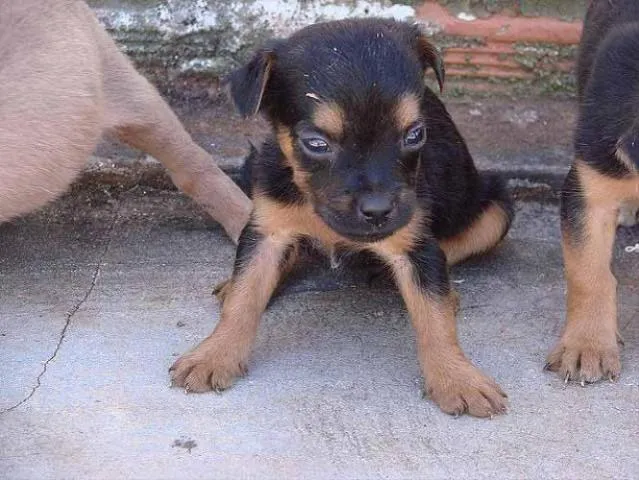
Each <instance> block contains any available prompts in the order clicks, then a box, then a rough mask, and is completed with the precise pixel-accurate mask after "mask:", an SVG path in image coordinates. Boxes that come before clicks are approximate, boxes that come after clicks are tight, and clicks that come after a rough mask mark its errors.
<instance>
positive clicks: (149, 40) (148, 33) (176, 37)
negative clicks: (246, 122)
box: [88, 0, 587, 94]
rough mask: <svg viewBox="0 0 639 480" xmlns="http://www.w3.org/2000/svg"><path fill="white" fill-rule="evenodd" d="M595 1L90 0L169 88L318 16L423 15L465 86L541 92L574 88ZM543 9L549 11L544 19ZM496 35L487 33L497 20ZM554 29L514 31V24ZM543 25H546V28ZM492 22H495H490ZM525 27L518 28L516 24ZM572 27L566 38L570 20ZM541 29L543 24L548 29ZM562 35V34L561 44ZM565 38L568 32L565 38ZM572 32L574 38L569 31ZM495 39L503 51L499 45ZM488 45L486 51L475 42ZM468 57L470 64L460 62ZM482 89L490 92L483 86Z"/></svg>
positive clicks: (223, 68)
mask: <svg viewBox="0 0 639 480" xmlns="http://www.w3.org/2000/svg"><path fill="white" fill-rule="evenodd" d="M586 2H587V0H440V1H439V2H425V3H422V2H420V1H413V0H403V1H396V2H391V1H389V0H343V1H339V0H338V1H335V0H333V1H327V0H281V1H278V0H89V2H88V3H89V4H90V5H91V6H92V7H93V8H94V10H95V12H96V14H97V16H98V17H99V19H100V21H101V22H102V23H103V25H105V26H106V27H107V29H108V30H109V31H110V32H111V33H112V35H113V36H114V37H115V39H116V41H118V43H119V44H120V45H121V46H122V47H123V48H124V49H125V51H126V52H127V53H128V54H129V55H130V56H131V57H132V58H133V60H134V61H135V63H136V65H137V66H138V68H140V69H141V70H142V71H143V72H144V73H145V74H146V75H147V76H149V77H150V78H151V80H152V81H153V82H154V83H155V84H156V85H158V86H159V87H160V89H161V90H163V91H164V92H165V93H169V94H170V93H172V92H174V91H175V90H180V89H187V90H188V89H190V88H193V85H194V82H198V81H199V82H200V83H202V82H201V81H202V80H204V83H207V82H208V83H209V84H211V83H215V81H216V80H217V79H218V78H219V77H220V76H221V75H225V74H227V73H228V72H230V71H231V70H232V69H233V68H236V67H237V66H238V65H240V64H241V62H243V61H244V60H245V59H246V58H247V57H248V56H249V55H250V52H251V51H253V50H254V49H255V48H256V47H257V46H259V45H261V44H263V43H264V42H265V41H266V40H267V39H269V38H272V37H278V36H286V35H289V34H290V33H291V32H293V31H294V30H296V29H298V28H300V27H302V26H304V25H308V24H310V23H313V22H317V21H323V20H332V19H340V18H347V17H365V16H383V17H393V18H397V19H401V20H417V21H420V22H422V23H424V24H425V25H427V26H428V27H430V28H429V31H430V32H432V34H433V37H434V41H435V42H436V43H437V44H438V45H439V46H440V47H442V48H443V49H444V50H445V51H446V54H447V56H448V58H447V59H446V60H447V63H448V64H450V65H451V66H452V68H450V69H449V71H450V72H451V75H450V76H449V78H450V79H451V80H452V81H453V83H455V81H456V80H458V82H457V83H458V84H459V85H463V86H464V87H468V88H474V84H481V85H484V86H485V85H487V84H488V85H489V84H491V83H495V82H504V81H505V82H507V83H509V84H513V83H514V84H517V85H519V86H527V87H531V88H536V89H537V90H541V91H554V90H559V91H570V89H571V80H570V69H571V65H572V64H571V61H572V57H573V56H574V48H573V47H574V44H575V43H576V41H577V40H578V35H577V36H576V35H575V33H574V31H576V30H575V25H578V23H576V22H574V21H573V20H574V19H576V18H581V16H582V15H583V10H584V8H585V4H586ZM540 15H542V17H539V16H540ZM495 22H496V25H497V26H496V27H495V29H493V30H495V32H496V33H495V32H493V33H492V34H491V33H487V34H477V32H479V31H482V30H481V29H479V28H476V27H480V26H482V25H483V26H487V28H488V29H489V30H490V28H492V27H490V25H492V24H495ZM517 22H519V23H521V22H523V23H524V27H523V28H524V30H526V29H528V30H529V31H530V30H532V31H539V30H541V31H542V32H544V31H546V30H547V28H546V27H547V26H548V25H550V23H549V22H551V23H552V28H551V30H553V29H554V30H553V32H555V31H558V32H559V33H558V34H557V33H556V32H555V33H552V35H551V36H550V37H547V36H544V35H541V36H540V35H533V37H530V36H526V35H523V36H521V37H517V36H516V34H515V36H514V37H513V35H510V36H509V37H508V38H507V39H506V40H504V38H499V35H500V32H502V33H503V31H504V30H507V31H511V30H512V31H514V30H517V29H518V28H521V27H520V26H517V25H519V23H517ZM534 22H537V23H536V24H535V23H534ZM484 24H486V25H484ZM515 24H517V25H515ZM564 25H565V26H567V28H568V29H569V30H570V29H572V31H571V32H572V33H569V34H562V33H561V32H562V28H563V26H564ZM539 26H541V28H538V27H539ZM557 35H559V37H561V38H559V40H557V38H555V37H557ZM562 35H563V37H562ZM566 35H567V36H566ZM495 42H497V43H496V45H497V48H495ZM474 47H478V48H479V50H477V51H475V50H471V51H469V50H468V48H471V49H472V48H474ZM460 58H461V60H460ZM481 85H480V88H483V87H481Z"/></svg>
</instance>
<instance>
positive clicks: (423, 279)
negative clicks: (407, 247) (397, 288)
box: [408, 239, 450, 297]
mask: <svg viewBox="0 0 639 480" xmlns="http://www.w3.org/2000/svg"><path fill="white" fill-rule="evenodd" d="M408 258H409V259H410V261H411V263H412V265H413V275H415V280H416V282H415V283H416V284H417V285H419V286H420V288H421V289H422V290H423V291H424V292H427V293H431V294H434V295H437V296H440V297H444V296H447V295H448V294H449V293H450V281H449V279H448V268H447V266H446V256H445V255H444V252H442V249H441V248H439V245H438V244H437V242H436V241H434V240H428V239H425V240H422V241H419V242H417V243H416V244H415V245H414V246H413V249H412V250H411V251H410V252H408Z"/></svg>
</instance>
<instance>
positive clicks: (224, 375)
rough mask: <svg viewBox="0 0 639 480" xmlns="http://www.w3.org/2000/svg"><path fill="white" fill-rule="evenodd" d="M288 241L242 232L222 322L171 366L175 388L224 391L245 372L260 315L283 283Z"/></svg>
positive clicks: (283, 237) (192, 390)
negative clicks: (281, 279) (282, 277)
mask: <svg viewBox="0 0 639 480" xmlns="http://www.w3.org/2000/svg"><path fill="white" fill-rule="evenodd" d="M291 243H292V239H291V238H290V237H286V236H284V235H281V234H279V235H278V234H271V235H266V236H263V235H261V234H260V233H258V232H257V231H256V230H254V228H253V227H252V226H251V225H249V226H247V227H246V228H245V229H244V231H243V232H242V236H241V237H240V242H239V246H238V252H237V257H236V261H235V269H234V272H233V278H232V279H231V280H230V283H229V284H228V286H227V287H226V292H225V298H224V304H223V306H222V315H221V319H220V322H219V323H218V325H217V326H216V327H215V330H214V331H213V333H212V334H211V335H209V337H207V338H206V339H205V340H203V341H202V343H200V345H198V346H197V347H196V348H195V349H194V350H193V351H192V352H190V353H188V354H186V355H183V356H182V357H180V358H179V359H178V360H177V361H176V362H175V363H174V364H173V366H172V367H171V368H170V372H171V380H172V382H173V384H174V385H176V386H180V387H184V388H185V389H186V390H187V391H189V392H205V391H208V390H211V389H212V390H224V389H225V388H228V387H230V386H231V385H232V384H233V382H234V380H235V378H236V377H238V376H240V375H243V374H244V373H245V372H246V368H247V362H248V358H249V354H250V351H251V347H252V346H253V343H254V342H255V337H256V335H257V327H258V325H259V321H260V317H261V315H262V313H263V312H264V309H265V308H266V305H267V304H268V301H269V299H270V298H271V295H272V294H273V291H274V290H275V287H276V286H277V283H278V281H279V279H280V265H281V262H282V259H283V258H284V256H285V252H286V249H287V248H288V246H289V245H290V244H291Z"/></svg>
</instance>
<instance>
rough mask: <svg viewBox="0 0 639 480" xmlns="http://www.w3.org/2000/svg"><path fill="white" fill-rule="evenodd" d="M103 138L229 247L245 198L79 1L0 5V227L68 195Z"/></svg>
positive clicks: (245, 212)
mask: <svg viewBox="0 0 639 480" xmlns="http://www.w3.org/2000/svg"><path fill="white" fill-rule="evenodd" d="M103 133H110V134H113V135H115V136H116V137H117V138H118V139H119V140H121V141H123V142H125V143H127V144H128V145H130V146H132V147H134V148H138V149H140V150H143V151H145V152H147V153H149V154H151V155H153V156H154V157H155V158H157V159H158V160H159V161H160V162H162V164H163V165H164V166H165V167H166V168H167V170H168V173H169V174H170V176H171V179H172V180H173V182H174V183H175V185H176V186H177V187H179V188H180V189H182V191H184V192H185V193H187V194H188V195H189V196H191V198H193V200H195V201H196V202H197V203H198V204H199V205H200V206H202V207H203V208H204V209H205V210H206V211H207V213H209V214H210V215H211V217H213V218H214V219H215V220H217V221H218V222H219V223H220V224H221V225H222V227H224V229H225V230H226V232H227V234H228V235H229V237H231V239H233V241H235V242H237V240H238V238H239V236H240V232H241V231H242V229H243V228H244V226H245V225H246V222H247V221H248V218H249V214H250V211H251V201H250V200H249V198H248V197H247V196H246V195H245V194H244V193H243V192H242V190H240V188H239V187H238V186H237V185H236V184H235V183H233V181H232V180H231V179H230V178H229V177H228V176H227V175H226V174H225V173H224V172H223V171H222V170H221V169H220V168H219V167H218V166H217V165H216V164H215V161H214V160H213V159H212V158H211V156H210V155H209V154H208V153H207V152H206V151H205V150H203V149H202V148H201V147H199V146H198V145H196V144H195V142H193V140H192V139H191V137H190V136H189V134H188V133H187V132H186V130H184V127H183V126H182V124H181V123H180V121H179V120H178V118H177V117H176V116H175V114H174V113H173V112H172V111H171V109H170V108H169V106H168V105H167V104H166V102H164V100H162V97H160V95H159V94H158V92H157V91H156V90H155V88H153V86H152V85H151V84H150V83H149V82H148V81H147V80H146V79H145V78H144V77H143V76H142V75H140V74H139V73H138V72H137V71H136V70H135V68H134V67H133V65H132V64H131V62H130V61H129V59H128V58H127V57H126V56H125V55H124V54H123V53H122V52H120V50H119V49H118V47H117V46H116V44H115V42H114V41H113V40H112V39H111V37H110V36H109V35H108V33H107V32H106V31H105V30H104V29H103V28H102V27H101V26H100V24H99V23H98V21H97V19H96V18H95V15H94V14H93V12H92V11H91V8H89V6H88V5H87V4H86V3H85V2H83V1H80V0H21V1H19V2H17V1H11V0H8V1H2V0H0V223H2V222H6V221H9V220H11V219H12V218H15V217H18V216H20V215H23V214H26V213H29V212H31V211H33V210H35V209H37V208H40V207H42V206H43V205H45V204H46V203H47V202H49V201H51V200H53V199H55V198H56V197H57V196H59V195H60V194H62V193H63V192H64V191H66V190H67V188H68V187H69V185H70V184H71V183H72V182H73V180H74V179H75V178H76V177H77V176H78V175H79V173H80V172H81V171H82V169H83V168H84V167H85V165H86V164H87V160H88V158H89V155H91V152H93V150H94V149H95V147H96V146H97V144H98V142H99V141H100V138H101V136H102V134H103Z"/></svg>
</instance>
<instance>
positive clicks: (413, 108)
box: [395, 93, 421, 132]
mask: <svg viewBox="0 0 639 480" xmlns="http://www.w3.org/2000/svg"><path fill="white" fill-rule="evenodd" d="M420 118H421V109H420V106H419V99H418V98H417V97H416V96H415V95H413V94H412V93H407V94H404V95H402V97H401V98H400V99H399V101H398V102H397V107H396V109H395V123H396V124H397V128H398V129H399V131H400V132H401V131H403V130H406V129H407V128H408V127H410V126H411V125H412V124H413V123H415V122H416V121H417V120H419V119H420Z"/></svg>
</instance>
